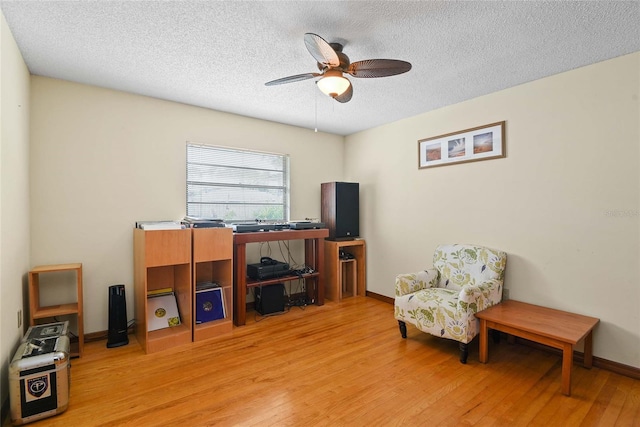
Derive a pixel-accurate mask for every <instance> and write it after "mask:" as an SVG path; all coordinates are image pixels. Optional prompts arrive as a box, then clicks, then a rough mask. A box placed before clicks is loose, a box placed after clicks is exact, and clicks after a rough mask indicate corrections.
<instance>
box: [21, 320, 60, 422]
mask: <svg viewBox="0 0 640 427" xmlns="http://www.w3.org/2000/svg"><path fill="white" fill-rule="evenodd" d="M67 328H68V322H59V323H52V324H47V325H37V326H32V327H30V328H29V330H28V331H27V333H26V334H25V336H24V338H23V339H22V343H21V344H20V346H19V347H18V350H17V351H16V354H15V355H14V356H13V359H12V360H11V364H10V366H9V398H10V401H11V421H12V422H13V423H14V424H26V423H29V422H32V421H36V420H39V419H42V418H46V417H50V416H53V415H57V414H60V413H62V412H64V411H65V410H66V409H67V406H68V404H69V388H70V381H71V378H70V374H71V373H70V366H71V365H70V362H69V337H68V336H67Z"/></svg>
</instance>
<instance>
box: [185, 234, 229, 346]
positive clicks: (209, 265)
mask: <svg viewBox="0 0 640 427" xmlns="http://www.w3.org/2000/svg"><path fill="white" fill-rule="evenodd" d="M192 232H193V233H192V244H193V246H192V247H193V250H192V266H193V272H192V276H193V286H192V291H193V295H192V300H193V322H194V324H193V341H202V340H206V339H209V338H213V337H216V336H219V335H221V334H224V333H227V332H231V330H232V329H233V231H232V230H231V229H230V228H193V229H192ZM200 282H216V283H218V284H219V285H220V286H221V287H222V292H223V297H224V308H225V316H226V317H225V318H224V319H218V320H213V321H210V322H204V323H200V324H196V313H197V310H198V307H196V304H197V301H196V295H195V292H196V284H197V283H200Z"/></svg>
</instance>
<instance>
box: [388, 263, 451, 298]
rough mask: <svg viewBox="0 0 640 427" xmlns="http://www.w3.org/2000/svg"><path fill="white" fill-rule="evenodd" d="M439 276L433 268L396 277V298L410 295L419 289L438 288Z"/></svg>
mask: <svg viewBox="0 0 640 427" xmlns="http://www.w3.org/2000/svg"><path fill="white" fill-rule="evenodd" d="M439 276H440V274H439V272H438V270H437V269H435V268H428V269H426V270H424V271H420V272H418V273H409V274H399V275H397V276H396V285H395V286H396V296H397V297H400V296H402V295H407V294H412V293H414V292H417V291H419V290H420V289H427V288H433V287H436V286H438V278H439Z"/></svg>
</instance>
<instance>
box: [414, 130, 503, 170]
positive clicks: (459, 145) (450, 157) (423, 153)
mask: <svg viewBox="0 0 640 427" xmlns="http://www.w3.org/2000/svg"><path fill="white" fill-rule="evenodd" d="M505 123H506V122H505V121H501V122H496V123H491V124H488V125H484V126H478V127H475V128H471V129H465V130H462V131H458V132H452V133H447V134H444V135H438V136H434V137H431V138H425V139H420V140H418V169H426V168H431V167H437V166H446V165H451V164H458V163H468V162H475V161H479V160H489V159H498V158H502V157H506V155H507V152H506V138H505V132H504V130H505Z"/></svg>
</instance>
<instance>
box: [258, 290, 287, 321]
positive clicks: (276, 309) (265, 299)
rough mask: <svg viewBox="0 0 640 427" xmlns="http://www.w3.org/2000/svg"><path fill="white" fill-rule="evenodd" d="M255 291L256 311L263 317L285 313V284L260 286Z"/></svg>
mask: <svg viewBox="0 0 640 427" xmlns="http://www.w3.org/2000/svg"><path fill="white" fill-rule="evenodd" d="M254 289H255V298H256V301H255V304H256V311H257V312H258V313H260V314H262V315H263V316H266V315H268V314H273V313H281V312H283V311H284V296H285V293H284V283H275V284H273V285H268V286H259V287H256V288H254Z"/></svg>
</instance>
